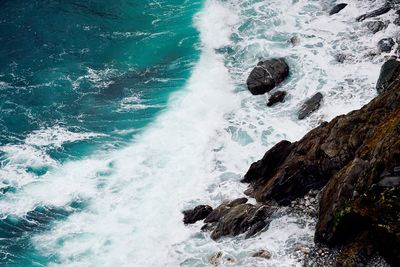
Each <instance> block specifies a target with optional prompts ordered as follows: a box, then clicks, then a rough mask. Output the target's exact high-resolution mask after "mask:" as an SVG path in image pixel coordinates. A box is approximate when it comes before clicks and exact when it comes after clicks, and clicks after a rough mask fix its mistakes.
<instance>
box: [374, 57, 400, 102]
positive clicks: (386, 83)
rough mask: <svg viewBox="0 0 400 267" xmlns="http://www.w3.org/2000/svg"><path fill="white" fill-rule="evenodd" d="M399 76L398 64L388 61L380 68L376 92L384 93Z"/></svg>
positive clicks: (397, 62)
mask: <svg viewBox="0 0 400 267" xmlns="http://www.w3.org/2000/svg"><path fill="white" fill-rule="evenodd" d="M399 74H400V62H399V61H397V60H396V59H389V60H388V61H386V62H385V63H384V64H383V65H382V67H381V73H380V75H379V79H378V82H377V83H376V90H377V91H378V93H379V94H382V93H384V92H386V91H387V90H388V89H389V88H390V87H391V86H392V85H393V84H394V82H395V81H396V80H397V79H398V77H399Z"/></svg>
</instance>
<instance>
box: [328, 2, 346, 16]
mask: <svg viewBox="0 0 400 267" xmlns="http://www.w3.org/2000/svg"><path fill="white" fill-rule="evenodd" d="M346 6H347V4H345V3H341V4H337V5H336V6H334V7H333V8H332V9H331V11H330V12H329V15H330V16H332V15H334V14H336V13H339V12H340V11H342V9H343V8H345V7H346Z"/></svg>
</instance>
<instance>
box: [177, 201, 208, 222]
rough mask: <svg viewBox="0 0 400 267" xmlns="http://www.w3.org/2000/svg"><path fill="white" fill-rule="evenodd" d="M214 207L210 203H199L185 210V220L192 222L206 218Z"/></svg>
mask: <svg viewBox="0 0 400 267" xmlns="http://www.w3.org/2000/svg"><path fill="white" fill-rule="evenodd" d="M212 211H213V209H212V208H211V207H210V206H208V205H199V206H197V207H195V208H194V209H191V210H185V211H183V222H184V223H185V224H192V223H195V222H197V221H200V220H203V219H205V218H206V217H207V216H208V215H209V214H210V213H211V212H212Z"/></svg>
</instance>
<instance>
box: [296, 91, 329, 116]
mask: <svg viewBox="0 0 400 267" xmlns="http://www.w3.org/2000/svg"><path fill="white" fill-rule="evenodd" d="M322 98H323V95H322V94H321V93H316V94H315V95H313V96H312V97H311V98H310V99H308V100H307V101H306V102H304V104H303V105H302V106H301V108H300V110H299V115H298V118H299V120H302V119H304V118H305V117H307V116H308V115H310V114H311V113H313V112H314V111H316V110H317V109H318V108H319V107H320V105H321V101H322Z"/></svg>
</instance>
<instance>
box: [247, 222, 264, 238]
mask: <svg viewBox="0 0 400 267" xmlns="http://www.w3.org/2000/svg"><path fill="white" fill-rule="evenodd" d="M268 225H269V224H268V223H267V222H266V221H258V222H256V223H255V224H254V225H253V226H251V227H250V229H249V230H248V231H247V233H246V237H245V238H250V237H252V236H254V235H255V234H257V233H258V232H260V231H261V230H263V229H264V228H265V227H267V226H268Z"/></svg>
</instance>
